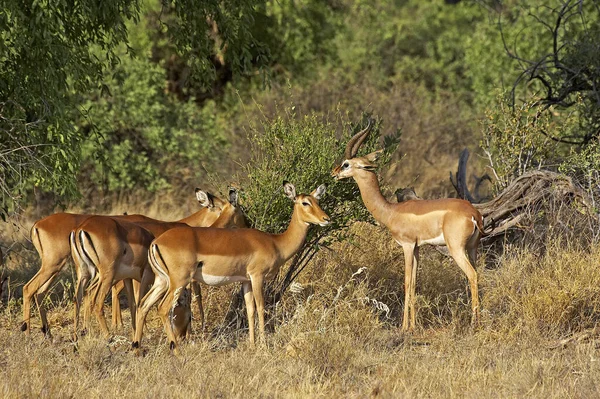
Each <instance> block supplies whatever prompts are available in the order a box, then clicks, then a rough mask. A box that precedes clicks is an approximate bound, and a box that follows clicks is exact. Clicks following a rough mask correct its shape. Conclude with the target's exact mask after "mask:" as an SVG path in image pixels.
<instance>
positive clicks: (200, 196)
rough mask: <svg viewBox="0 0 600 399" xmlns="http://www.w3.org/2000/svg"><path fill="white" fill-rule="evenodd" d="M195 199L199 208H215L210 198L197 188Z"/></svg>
mask: <svg viewBox="0 0 600 399" xmlns="http://www.w3.org/2000/svg"><path fill="white" fill-rule="evenodd" d="M196 199H197V200H198V202H199V203H200V206H204V207H206V208H212V207H213V206H215V204H214V203H213V200H212V197H211V196H210V195H209V194H208V193H207V192H206V191H202V190H200V189H199V188H197V189H196Z"/></svg>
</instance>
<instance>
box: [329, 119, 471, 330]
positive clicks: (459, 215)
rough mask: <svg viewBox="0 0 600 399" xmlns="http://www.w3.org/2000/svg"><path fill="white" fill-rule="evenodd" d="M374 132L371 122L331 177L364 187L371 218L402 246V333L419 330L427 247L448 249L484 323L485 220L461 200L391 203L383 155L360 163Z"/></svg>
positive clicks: (371, 156)
mask: <svg viewBox="0 0 600 399" xmlns="http://www.w3.org/2000/svg"><path fill="white" fill-rule="evenodd" d="M370 127H371V122H369V125H368V126H367V127H366V128H365V129H364V130H362V131H360V132H358V133H357V134H355V135H354V137H352V138H351V139H350V141H349V142H348V145H347V146H346V152H345V154H344V157H345V158H346V159H345V160H344V161H343V162H342V163H341V164H340V165H339V166H338V167H336V168H335V169H334V170H333V171H332V173H331V175H332V176H333V177H334V178H335V179H336V180H340V179H345V178H349V177H352V178H353V179H354V180H355V181H356V183H357V184H358V188H359V189H360V195H361V197H362V200H363V202H364V204H365V206H366V207H367V209H368V210H369V212H370V213H371V214H372V215H373V217H374V218H375V220H377V221H378V222H379V223H381V224H383V225H384V226H386V227H387V228H388V230H390V232H391V234H392V237H393V238H394V239H395V240H396V242H397V243H398V244H400V245H401V246H402V249H403V251H404V262H405V275H404V319H403V321H402V329H403V330H404V331H406V330H409V329H413V328H414V327H415V286H416V278H417V263H418V261H419V247H420V246H421V245H423V244H432V245H439V246H444V245H445V246H447V248H448V252H449V253H450V255H451V256H452V258H454V260H455V261H456V263H457V264H458V266H459V267H460V268H461V270H462V271H463V272H464V273H465V274H466V276H467V279H468V280H469V285H470V287H471V304H472V310H473V315H472V323H473V324H476V323H477V322H478V320H479V296H478V290H477V272H476V271H475V269H474V267H473V266H474V265H475V264H476V262H477V246H478V245H479V239H480V237H481V235H482V234H483V218H482V217H481V214H480V213H479V212H478V211H477V209H475V208H474V207H473V205H471V204H470V203H469V202H468V201H465V200H461V199H453V198H447V199H438V200H408V201H405V202H401V203H391V202H388V201H387V200H386V199H385V197H384V196H383V195H382V194H381V190H380V188H379V182H378V181H377V175H376V174H375V173H374V170H375V168H376V165H375V164H374V162H375V161H376V160H377V158H378V157H379V155H380V154H381V150H380V151H376V152H373V153H371V154H368V155H366V156H364V157H356V153H357V152H358V149H359V148H360V146H361V145H362V143H363V142H364V141H365V139H366V138H367V136H368V134H369V131H370ZM467 253H468V256H467ZM469 257H470V259H469ZM409 313H410V315H409ZM409 320H410V323H409Z"/></svg>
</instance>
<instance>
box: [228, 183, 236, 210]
mask: <svg viewBox="0 0 600 399" xmlns="http://www.w3.org/2000/svg"><path fill="white" fill-rule="evenodd" d="M229 203H230V204H231V205H233V206H234V207H237V206H238V191H237V189H236V188H235V187H229Z"/></svg>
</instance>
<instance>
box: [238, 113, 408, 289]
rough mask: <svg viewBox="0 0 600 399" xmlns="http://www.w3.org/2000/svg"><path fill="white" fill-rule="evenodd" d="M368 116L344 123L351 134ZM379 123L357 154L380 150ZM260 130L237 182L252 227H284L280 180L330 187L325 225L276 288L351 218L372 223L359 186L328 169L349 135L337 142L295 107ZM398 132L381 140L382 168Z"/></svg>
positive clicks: (325, 126)
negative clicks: (382, 144)
mask: <svg viewBox="0 0 600 399" xmlns="http://www.w3.org/2000/svg"><path fill="white" fill-rule="evenodd" d="M365 119H366V116H365V117H363V120H362V122H361V123H359V124H350V123H347V122H345V123H344V125H345V126H346V127H347V129H345V130H346V131H349V132H350V133H352V134H353V133H355V132H357V131H358V130H360V129H361V128H362V127H363V126H365V125H366V120H365ZM380 125H381V121H375V122H374V126H373V128H372V129H373V131H372V133H371V135H370V137H369V139H368V140H367V142H366V143H365V144H364V146H363V148H362V150H361V153H368V152H371V151H374V150H375V149H376V148H380V146H379V144H378V143H379V141H380ZM263 129H264V132H260V131H258V130H257V129H252V130H251V131H250V137H249V139H250V149H249V150H250V154H251V158H250V161H249V162H248V164H247V165H245V166H244V167H243V170H242V172H241V177H240V181H241V183H242V185H243V188H244V191H243V194H242V197H243V200H244V204H245V205H246V206H247V215H248V217H249V219H250V220H251V223H252V225H253V226H254V227H256V228H258V229H260V230H265V231H269V232H274V233H277V232H282V231H284V230H285V229H286V228H287V226H288V224H289V221H290V218H291V213H292V203H291V201H290V200H289V199H288V198H286V197H285V195H283V191H282V182H283V181H284V180H287V181H289V182H291V183H293V184H294V185H295V186H296V191H297V192H298V193H310V192H311V191H312V190H314V189H315V188H317V187H318V186H319V185H320V184H323V183H326V184H327V186H328V188H327V192H326V194H325V196H324V197H323V198H322V199H321V201H320V205H321V207H322V208H323V210H325V212H326V213H327V214H328V215H329V216H330V218H331V221H332V223H331V224H330V225H329V226H327V227H313V228H311V229H310V230H309V233H308V236H307V240H306V243H305V245H304V246H303V247H302V249H301V250H300V251H299V252H298V254H297V255H296V257H295V258H294V261H293V263H292V265H291V266H290V268H289V269H288V271H287V272H286V273H285V275H284V276H282V277H281V279H280V281H279V282H278V283H277V284H278V289H277V292H278V293H279V294H281V293H283V291H284V290H285V289H286V288H287V286H288V285H289V284H290V283H291V282H292V281H293V280H294V278H295V277H296V276H297V273H299V272H300V271H301V270H302V269H303V267H304V266H305V265H306V263H307V262H308V260H310V259H311V258H312V257H313V256H314V254H315V253H316V251H317V250H318V249H319V248H321V247H322V246H327V245H329V244H330V243H331V242H332V241H333V240H338V239H341V238H343V237H344V234H345V232H346V227H348V226H349V225H350V224H351V223H353V222H355V221H370V220H372V219H371V216H370V214H369V212H368V211H367V209H366V208H365V207H364V205H363V204H362V199H361V197H360V193H359V190H358V187H357V185H356V184H354V183H353V182H348V181H338V182H336V181H334V180H333V178H332V177H331V170H332V168H333V167H334V166H336V165H335V164H336V162H341V161H342V160H343V159H342V157H343V152H344V148H345V145H346V142H347V140H348V139H349V137H348V136H344V137H343V138H342V139H341V140H338V139H336V137H335V135H334V131H335V129H334V126H333V125H332V124H331V123H330V122H327V121H326V122H321V119H320V118H319V117H318V116H317V115H315V114H311V115H307V116H304V117H297V116H296V115H295V113H294V107H292V108H291V109H289V110H287V112H286V114H285V117H283V116H279V117H277V118H275V119H273V120H265V121H264V122H263ZM398 138H399V133H397V134H396V135H393V136H391V137H389V138H386V140H384V148H385V155H384V156H383V157H382V158H381V162H380V165H381V166H385V165H386V164H387V163H388V162H389V160H390V157H391V153H392V152H393V151H394V150H395V148H396V145H397V142H398Z"/></svg>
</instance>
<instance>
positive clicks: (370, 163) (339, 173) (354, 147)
mask: <svg viewBox="0 0 600 399" xmlns="http://www.w3.org/2000/svg"><path fill="white" fill-rule="evenodd" d="M370 132H371V120H369V124H368V125H367V127H366V128H364V129H363V130H361V131H360V132H358V133H356V134H355V135H354V136H353V137H352V138H351V139H350V141H349V142H348V144H347V145H346V151H345V152H344V158H345V160H344V161H343V162H342V163H341V164H340V165H339V166H337V167H336V168H335V169H333V171H332V172H331V176H332V177H333V178H335V179H336V180H341V179H346V178H348V177H354V176H356V174H357V173H360V171H363V170H366V171H373V170H375V169H376V168H377V165H376V164H375V163H374V162H375V161H377V159H378V158H379V156H380V155H381V153H382V152H383V151H382V150H379V151H375V152H372V153H370V154H368V155H365V156H364V157H356V153H357V152H358V150H359V148H360V146H361V145H362V144H363V143H364V141H365V140H366V139H367V137H368V136H369V133H370Z"/></svg>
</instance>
